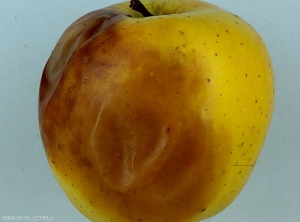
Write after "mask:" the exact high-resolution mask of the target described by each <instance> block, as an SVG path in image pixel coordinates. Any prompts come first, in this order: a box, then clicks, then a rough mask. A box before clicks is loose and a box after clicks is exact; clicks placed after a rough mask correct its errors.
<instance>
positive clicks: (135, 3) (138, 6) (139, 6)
mask: <svg viewBox="0 0 300 222" xmlns="http://www.w3.org/2000/svg"><path fill="white" fill-rule="evenodd" d="M129 7H130V8H132V9H133V10H135V11H137V12H139V13H141V14H142V15H143V16H144V17H149V16H153V15H152V14H151V13H150V12H149V11H148V9H146V7H145V6H144V5H143V3H141V2H140V0H131V1H130V5H129Z"/></svg>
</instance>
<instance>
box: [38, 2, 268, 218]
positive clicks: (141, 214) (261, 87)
mask: <svg viewBox="0 0 300 222" xmlns="http://www.w3.org/2000/svg"><path fill="white" fill-rule="evenodd" d="M143 3H144V5H145V6H146V8H147V9H148V10H149V11H150V12H151V13H153V14H154V16H153V17H147V18H143V16H142V15H140V14H139V13H138V12H135V11H133V10H132V9H130V8H129V7H128V5H129V2H124V3H120V4H116V5H113V6H110V7H107V8H105V9H101V10H97V11H94V12H91V13H89V14H87V15H85V16H83V17H81V18H79V19H78V20H77V21H75V22H74V23H73V24H72V25H71V26H70V27H69V28H68V29H67V30H66V31H65V32H64V33H63V35H62V37H61V38H60V39H59V41H58V43H57V45H56V46H55V48H54V50H53V52H52V54H51V56H50V58H49V60H48V62H47V64H46V66H45V68H44V71H43V75H42V79H41V84H40V94H39V124H40V131H41V136H42V140H43V144H44V147H45V152H46V155H47V158H48V161H49V164H50V167H51V169H52V171H53V173H54V175H55V177H56V179H57V181H58V182H59V184H60V186H61V187H62V189H63V190H64V192H65V193H66V195H67V197H68V198H69V199H70V201H71V202H72V203H73V204H74V205H75V206H76V207H77V209H78V210H79V211H80V212H82V213H83V214H84V215H85V216H86V217H87V218H89V219H90V220H92V221H105V222H106V221H118V222H128V221H149V222H150V221H151V222H155V221H158V222H161V221H170V222H174V221H175V222H185V221H199V220H203V219H206V218H208V217H211V216H213V215H215V214H217V213H219V212H220V211H222V210H223V209H225V208H226V207H227V206H228V205H229V204H230V203H231V202H232V201H233V200H234V199H235V198H236V197H237V195H238V194H239V192H240V191H241V189H242V188H243V186H244V185H245V183H246V182H247V180H248V178H249V176H250V174H251V172H252V170H253V168H254V166H255V163H256V161H257V159H258V157H259V154H260V151H261V149H262V146H263V143H264V140H265V138H266V135H267V131H268V128H269V125H270V121H271V117H272V111H273V107H274V76H273V69H272V65H271V59H270V57H269V54H268V51H267V49H266V46H265V44H264V43H263V41H262V39H261V38H260V36H259V35H258V33H257V32H256V31H255V30H254V29H253V28H252V27H251V26H250V25H249V24H248V23H246V22H245V21H243V20H242V19H241V18H240V17H238V16H236V15H233V14H231V13H229V12H227V11H225V10H223V9H221V8H219V7H217V6H214V5H212V4H209V3H206V2H203V1H196V0H174V1H158V0H153V1H150V0H144V1H143Z"/></svg>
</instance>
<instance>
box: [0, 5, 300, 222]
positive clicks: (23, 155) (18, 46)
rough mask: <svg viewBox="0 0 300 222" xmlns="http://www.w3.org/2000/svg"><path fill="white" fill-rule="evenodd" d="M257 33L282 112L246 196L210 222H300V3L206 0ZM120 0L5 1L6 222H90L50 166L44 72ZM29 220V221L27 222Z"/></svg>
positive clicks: (0, 212)
mask: <svg viewBox="0 0 300 222" xmlns="http://www.w3.org/2000/svg"><path fill="white" fill-rule="evenodd" d="M207 1H209V2H211V3H214V4H216V5H219V6H221V7H222V8H225V9H226V10H228V11H231V12H233V13H235V14H237V15H239V16H241V17H242V18H244V19H245V20H246V21H248V22H249V23H250V24H251V25H252V26H254V27H255V28H256V29H257V31H258V32H259V33H260V34H261V36H262V38H263V39H264V41H265V43H266V45H267V47H268V49H269V52H270V54H271V57H272V60H273V65H274V71H275V78H276V105H275V112H274V116H273V122H272V124H271V127H270V130H269V134H268V137H267V140H266V142H265V146H264V149H263V151H262V153H261V156H260V158H259V161H258V162H257V164H256V167H255V170H254V172H253V174H252V176H251V177H250V179H249V181H248V183H247V185H246V186H245V188H244V190H243V191H242V192H241V194H240V195H239V196H238V198H237V199H236V200H235V201H234V203H232V204H231V205H230V206H229V207H228V208H227V209H226V210H224V211H223V212H222V213H220V214H219V215H217V216H215V217H213V218H211V219H208V220H207V221H209V222H224V221H225V222H226V221H230V222H231V221H238V222H239V221H242V222H253V221H255V222H268V221H270V222H271V221H272V222H274V221H276V222H277V221H284V222H289V221H295V222H296V221H299V219H300V99H299V95H300V67H299V64H300V53H299V52H300V14H299V9H300V1H299V0H289V1H286V0H264V1H261V0H226V1H224V0H207ZM116 2H119V1H118V0H111V1H105V0H76V1H75V0H72V1H70V0H60V1H49V0H32V1H30V0H27V1H25V0H24V1H17V0H6V1H4V0H3V1H1V6H0V148H1V149H0V170H1V171H0V173H1V174H0V221H1V220H3V219H5V217H4V216H23V217H25V216H29V217H30V218H31V219H33V216H35V215H37V216H49V217H50V216H51V217H52V220H53V221H68V222H70V221H78V222H83V221H87V220H86V219H85V218H84V217H83V216H82V215H81V214H80V213H79V212H78V211H77V210H76V209H75V208H74V207H73V205H71V203H70V202H69V201H68V200H67V198H66V196H65V195H64V193H63V192H62V191H61V189H60V187H59V186H58V184H57V182H56V181H55V179H54V177H53V175H52V172H51V171H50V168H49V166H48V163H47V160H46V156H45V153H44V150H43V146H42V143H41V138H40V133H39V128H38V121H37V99H38V90H39V82H40V77H41V73H42V70H43V67H44V65H45V63H46V61H47V59H48V57H49V56H50V53H51V51H52V49H53V47H54V45H55V44H56V42H57V40H58V38H59V37H60V35H61V34H62V32H63V31H64V30H65V29H66V28H67V26H68V25H69V24H70V23H71V22H73V21H74V20H75V19H77V18H78V17H80V16H82V15H83V14H85V13H87V12H89V11H92V10H95V9H98V8H102V7H104V6H108V5H110V4H113V3H116ZM24 219H25V218H23V220H24Z"/></svg>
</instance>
